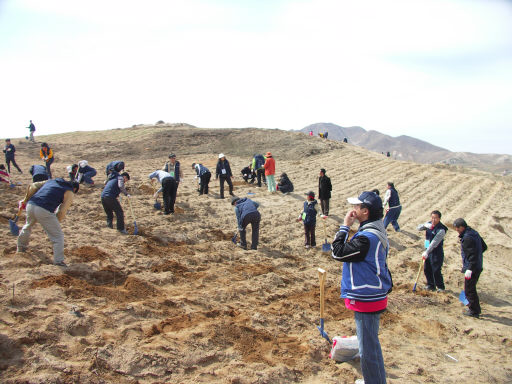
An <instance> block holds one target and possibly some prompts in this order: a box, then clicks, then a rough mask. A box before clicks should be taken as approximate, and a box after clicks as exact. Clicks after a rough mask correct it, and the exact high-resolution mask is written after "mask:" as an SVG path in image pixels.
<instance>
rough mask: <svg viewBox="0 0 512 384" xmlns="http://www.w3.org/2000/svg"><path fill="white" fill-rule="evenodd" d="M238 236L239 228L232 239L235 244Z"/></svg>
mask: <svg viewBox="0 0 512 384" xmlns="http://www.w3.org/2000/svg"><path fill="white" fill-rule="evenodd" d="M237 238H238V229H237V230H236V232H235V234H234V235H233V237H232V238H231V241H232V242H233V244H235V245H236V240H237Z"/></svg>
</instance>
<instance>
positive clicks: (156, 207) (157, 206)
mask: <svg viewBox="0 0 512 384" xmlns="http://www.w3.org/2000/svg"><path fill="white" fill-rule="evenodd" d="M153 207H155V209H156V210H157V211H159V210H160V209H161V208H162V204H160V202H159V201H155V204H153Z"/></svg>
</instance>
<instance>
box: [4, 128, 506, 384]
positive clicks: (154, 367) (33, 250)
mask: <svg viewBox="0 0 512 384" xmlns="http://www.w3.org/2000/svg"><path fill="white" fill-rule="evenodd" d="M41 140H44V141H47V142H48V143H49V144H50V145H51V146H52V148H53V149H54V151H55V154H56V161H55V163H54V164H53V166H52V169H53V170H54V175H55V176H62V177H65V175H66V171H65V167H66V166H67V165H69V164H70V163H71V162H76V161H78V160H80V159H82V158H83V159H87V160H88V161H89V163H90V164H91V165H92V166H93V167H95V168H96V169H97V170H98V176H97V177H96V178H95V179H96V186H95V187H92V188H88V187H83V188H81V190H80V191H79V193H78V194H77V196H76V199H75V201H74V203H73V205H72V207H71V209H70V212H69V213H68V216H67V218H66V220H65V222H64V224H63V229H64V233H65V241H66V245H65V247H66V250H65V254H66V262H67V263H68V265H69V267H68V268H67V269H65V270H62V269H61V268H59V267H56V266H53V265H52V264H51V261H52V249H51V244H50V242H49V241H48V240H47V237H46V234H45V233H44V232H43V231H42V229H41V227H40V226H37V227H36V229H35V230H34V231H33V232H32V242H31V246H30V248H29V251H28V252H27V253H24V254H16V238H15V237H13V236H12V235H11V234H10V232H9V224H8V219H9V218H11V217H12V216H13V215H14V213H15V212H16V208H17V201H18V200H20V199H21V198H22V197H23V195H24V192H25V189H26V186H27V185H28V184H29V180H30V179H29V175H28V174H27V172H26V170H28V168H29V166H30V165H31V164H39V163H40V161H39V158H38V149H39V145H38V144H30V143H27V142H25V141H23V142H21V141H20V140H13V143H14V144H15V145H16V148H17V152H16V153H17V160H18V164H19V165H20V166H21V167H22V168H23V170H24V174H23V175H20V176H18V175H17V174H14V180H15V181H16V182H20V183H21V184H22V185H20V186H17V187H15V188H13V189H10V188H8V187H5V186H3V187H2V189H0V194H1V196H2V198H1V201H0V224H1V231H2V232H1V235H2V236H1V239H0V246H1V249H2V252H1V258H0V292H2V296H1V304H2V305H1V308H0V381H1V382H4V383H19V382H31V383H32V382H36V383H37V382H63V383H68V382H69V383H71V382H92V383H104V382H112V383H114V382H115V383H134V382H140V383H164V382H174V383H197V382H217V383H279V382H281V383H284V382H302V383H353V382H354V380H355V379H356V378H359V377H361V373H360V371H359V362H358V361H353V362H349V363H342V364H336V363H334V362H333V361H332V360H330V359H328V353H329V345H328V344H327V342H326V341H325V340H324V339H323V338H321V337H320V334H319V332H318V330H317V328H316V326H317V325H318V324H319V284H318V275H317V268H318V267H322V268H324V269H325V270H326V271H327V272H328V278H327V285H326V320H325V328H326V331H327V332H328V333H329V335H330V336H331V337H332V336H334V335H353V334H355V324H354V320H353V314H352V313H351V312H350V311H348V310H346V309H345V308H344V305H343V303H342V302H341V300H340V299H339V283H340V277H341V265H340V264H339V263H336V262H335V261H333V260H332V259H331V257H330V255H329V254H325V253H322V251H321V243H322V242H323V241H324V229H323V227H322V223H321V222H320V219H319V221H318V225H317V230H316V233H317V239H318V240H317V243H318V244H319V246H318V247H316V248H314V249H309V250H306V249H305V248H304V246H303V227H302V225H301V224H299V223H297V222H296V221H295V218H296V217H297V216H298V214H299V213H300V211H301V207H302V202H303V199H304V193H305V192H307V191H308V190H313V191H317V188H318V187H317V185H318V172H319V170H320V168H325V169H326V170H327V175H328V176H330V177H331V180H332V183H333V198H332V200H331V216H330V217H329V218H328V219H327V228H326V232H327V238H328V239H329V241H331V240H332V238H333V236H334V234H335V233H336V231H337V228H338V225H339V223H340V222H341V220H342V218H343V216H344V215H345V213H346V211H347V210H348V208H349V206H348V204H347V203H346V198H347V197H349V196H353V195H357V194H358V193H359V192H361V191H362V190H368V189H372V188H379V189H380V190H381V192H384V189H385V185H386V182H387V181H393V182H394V183H395V185H396V187H397V189H398V191H399V193H400V197H401V200H402V204H403V211H402V215H401V217H400V219H399V222H400V225H401V227H402V232H400V233H396V232H394V231H393V230H392V229H391V226H390V228H388V236H389V239H390V244H391V250H390V254H389V266H390V269H391V271H392V273H393V280H394V289H393V292H392V293H391V295H390V296H389V307H388V311H387V312H385V314H383V316H382V318H381V330H380V339H381V344H382V348H383V354H384V360H385V364H386V370H387V374H388V381H389V383H432V382H433V383H460V382H479V383H483V382H489V383H493V382H495V383H503V382H510V380H511V378H512V363H510V355H511V352H512V340H511V336H510V335H511V334H512V332H511V331H512V307H511V305H512V288H511V283H510V282H511V281H512V272H511V267H512V260H511V258H510V254H511V250H512V205H511V193H510V190H511V184H510V183H509V182H507V181H506V179H504V178H501V177H497V176H494V175H491V174H487V173H483V172H479V171H470V170H465V169H455V168H453V167H450V166H446V165H438V166H432V165H420V164H415V163H410V162H404V161H395V160H393V159H389V158H385V157H383V156H382V155H380V154H377V153H374V152H370V151H367V150H365V149H363V148H361V147H357V146H353V145H351V144H343V143H340V142H335V141H331V140H322V139H320V138H318V137H313V138H310V137H308V136H306V135H304V134H303V133H297V132H286V131H280V130H262V129H198V128H192V127H188V126H173V125H158V126H137V127H134V128H128V129H118V130H112V131H101V132H74V133H68V134H61V135H52V136H46V137H39V138H38V141H41ZM266 151H271V152H272V153H273V154H274V157H275V159H276V174H277V175H279V174H280V173H282V172H286V173H287V174H288V175H289V177H290V179H291V180H292V182H293V183H294V185H295V192H293V193H291V194H290V195H287V196H283V195H281V194H269V193H267V192H266V191H265V190H264V189H263V188H262V189H258V188H254V186H251V185H247V184H244V182H243V180H242V179H241V177H240V173H239V172H240V170H241V169H242V168H243V167H244V166H245V165H246V164H248V162H249V160H250V158H251V157H252V155H253V154H254V153H264V152H266ZM170 152H173V153H176V154H177V156H178V160H179V161H181V163H182V166H183V169H184V172H185V180H184V181H183V182H182V183H181V184H180V187H179V190H178V198H177V212H176V214H174V215H170V216H164V215H163V214H162V212H157V211H155V210H154V208H153V202H154V200H153V199H152V197H151V195H152V193H153V190H152V188H151V186H150V184H149V180H148V178H147V176H148V175H149V173H150V172H152V171H154V170H155V169H157V168H161V167H162V165H163V164H164V162H165V160H166V158H167V155H168V154H169V153H170ZM219 152H223V153H225V154H226V156H227V158H228V160H229V161H230V162H231V167H232V169H233V171H234V173H235V177H236V179H235V193H236V194H237V195H238V196H241V197H244V196H247V193H248V192H253V193H255V196H254V197H252V198H253V199H254V200H256V201H258V202H259V203H260V204H261V207H260V211H261V214H262V224H261V233H260V238H261V244H260V247H259V249H258V250H257V251H243V250H241V249H240V248H237V247H235V246H234V245H233V244H232V242H231V241H230V239H231V237H232V236H233V233H234V230H235V229H236V221H235V217H234V212H233V210H232V207H231V205H230V200H229V199H225V200H221V199H218V198H217V197H218V190H219V188H218V183H217V182H216V181H215V180H212V182H211V183H210V187H211V192H210V195H209V196H198V194H197V192H196V180H194V178H193V176H194V174H193V172H192V169H191V167H190V165H191V163H192V162H201V163H203V164H205V165H206V166H207V167H209V168H210V169H211V170H212V171H214V167H215V164H216V161H217V155H218V153H219ZM114 159H122V160H124V161H125V163H126V164H127V167H126V168H127V171H128V172H130V174H131V175H132V179H131V181H130V184H129V188H130V193H131V194H132V203H133V208H134V214H135V217H133V216H132V215H131V214H130V210H129V208H128V206H127V202H126V199H123V201H122V205H123V207H124V210H125V214H126V221H127V223H129V228H128V230H129V231H130V232H133V221H134V220H135V221H136V223H137V226H138V228H139V235H137V236H133V235H129V236H119V235H118V234H117V232H116V231H113V230H111V229H109V228H107V227H106V226H105V214H104V212H103V209H102V207H101V202H100V193H101V185H102V183H103V180H104V167H105V165H106V164H107V162H109V161H110V160H114ZM433 209H439V210H440V211H441V212H442V213H443V217H442V221H443V222H444V223H445V224H446V225H447V226H448V227H449V228H450V230H449V231H448V234H447V238H446V240H445V254H446V260H445V266H444V269H443V271H444V277H445V281H446V285H447V291H446V292H445V293H430V292H427V291H423V290H421V289H420V290H418V291H417V292H416V293H413V292H411V288H412V284H413V280H414V278H415V275H416V273H417V269H418V266H419V261H420V259H421V256H420V255H421V252H422V244H423V236H422V233H420V232H417V231H416V226H417V224H419V223H421V222H424V221H426V220H427V219H428V218H429V213H430V212H431V211H432V210H433ZM457 217H464V218H465V219H466V220H467V221H468V223H469V225H471V226H473V227H474V228H475V229H477V230H478V231H479V232H480V233H481V234H482V236H483V237H484V238H485V240H486V242H487V244H488V245H489V250H488V251H487V252H486V253H485V261H484V268H485V269H484V272H483V273H482V276H481V278H480V282H479V285H478V288H479V291H480V298H481V302H482V310H483V315H482V317H481V319H479V320H477V319H473V318H467V317H465V316H462V308H463V307H462V306H461V304H460V303H459V301H458V295H459V293H460V291H461V289H462V287H463V275H462V274H461V273H460V251H459V244H458V241H457V237H456V233H455V231H453V230H451V223H452V222H453V220H454V219H455V218H457ZM23 223H24V214H22V217H21V218H20V220H19V225H20V227H21V225H22V224H23ZM249 232H250V230H249ZM420 286H423V283H420ZM13 292H14V294H13ZM450 356H451V357H450ZM432 367H435V369H432Z"/></svg>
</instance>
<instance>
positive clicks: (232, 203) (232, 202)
mask: <svg viewBox="0 0 512 384" xmlns="http://www.w3.org/2000/svg"><path fill="white" fill-rule="evenodd" d="M238 200H240V198H239V197H236V196H233V198H232V199H231V205H235V203H236V202H237V201H238Z"/></svg>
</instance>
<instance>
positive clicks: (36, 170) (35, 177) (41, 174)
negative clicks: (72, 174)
mask: <svg viewBox="0 0 512 384" xmlns="http://www.w3.org/2000/svg"><path fill="white" fill-rule="evenodd" d="M28 172H29V173H30V174H31V175H32V182H33V183H37V182H38V181H45V180H48V173H46V167H45V166H43V165H39V164H35V165H32V166H31V167H30V169H29V170H28ZM71 181H73V180H71Z"/></svg>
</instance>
